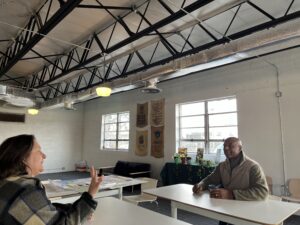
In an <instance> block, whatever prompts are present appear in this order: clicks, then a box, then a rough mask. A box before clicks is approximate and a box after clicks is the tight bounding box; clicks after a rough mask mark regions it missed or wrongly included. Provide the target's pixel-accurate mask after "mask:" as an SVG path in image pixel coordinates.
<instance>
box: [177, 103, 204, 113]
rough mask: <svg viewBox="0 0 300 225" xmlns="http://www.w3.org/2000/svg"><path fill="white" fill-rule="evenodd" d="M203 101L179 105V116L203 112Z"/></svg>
mask: <svg viewBox="0 0 300 225" xmlns="http://www.w3.org/2000/svg"><path fill="white" fill-rule="evenodd" d="M204 112H205V111H204V102H197V103H190V104H182V105H180V116H188V115H199V114H200V115H201V114H204Z"/></svg>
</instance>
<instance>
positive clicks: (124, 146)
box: [101, 112, 129, 151]
mask: <svg viewBox="0 0 300 225" xmlns="http://www.w3.org/2000/svg"><path fill="white" fill-rule="evenodd" d="M101 134H102V135H101V149H103V150H125V151H128V149H129V112H119V113H112V114H106V115H102V132H101Z"/></svg>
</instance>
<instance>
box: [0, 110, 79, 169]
mask: <svg viewBox="0 0 300 225" xmlns="http://www.w3.org/2000/svg"><path fill="white" fill-rule="evenodd" d="M76 108H77V110H76V111H66V110H64V109H57V110H51V111H46V110H41V111H40V113H39V114H38V115H36V116H30V115H26V121H25V123H12V122H0V130H1V132H0V142H2V141H3V140H5V139H6V138H8V137H11V136H15V135H18V134H34V135H35V136H36V138H37V140H38V142H39V143H40V145H41V147H42V150H43V151H44V153H45V154H46V155H47V159H46V160H45V161H44V167H45V172H57V171H71V170H74V163H75V162H77V161H79V160H81V158H82V155H81V154H82V133H83V132H82V131H83V125H82V118H83V107H82V106H77V105H76ZM1 111H8V112H14V113H17V112H19V113H24V111H23V110H5V109H1Z"/></svg>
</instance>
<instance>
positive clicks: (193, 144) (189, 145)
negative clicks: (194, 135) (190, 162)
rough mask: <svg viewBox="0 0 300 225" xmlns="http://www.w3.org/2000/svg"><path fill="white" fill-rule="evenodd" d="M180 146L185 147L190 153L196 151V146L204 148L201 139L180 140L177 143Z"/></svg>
mask: <svg viewBox="0 0 300 225" xmlns="http://www.w3.org/2000/svg"><path fill="white" fill-rule="evenodd" d="M179 147H180V148H187V149H188V152H190V153H197V148H204V142H202V141H197V142H196V141H193V142H192V141H181V142H180V143H179Z"/></svg>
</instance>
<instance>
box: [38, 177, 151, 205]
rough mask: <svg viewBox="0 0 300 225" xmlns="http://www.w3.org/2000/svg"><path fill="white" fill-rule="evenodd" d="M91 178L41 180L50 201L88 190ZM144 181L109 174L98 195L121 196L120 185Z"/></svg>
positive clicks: (124, 185)
mask: <svg viewBox="0 0 300 225" xmlns="http://www.w3.org/2000/svg"><path fill="white" fill-rule="evenodd" d="M90 180H91V178H83V179H73V180H53V181H51V180H48V181H43V182H42V183H43V184H44V186H45V188H46V194H47V196H48V198H50V199H51V201H52V202H54V201H55V202H56V199H58V198H61V197H62V198H66V197H67V198H68V197H72V196H74V195H77V196H79V195H80V194H81V193H83V192H85V191H87V190H88V187H89V184H90ZM145 182H146V181H144V180H140V179H134V178H130V177H122V176H116V175H109V176H105V177H104V181H103V182H102V184H101V185H100V190H99V196H101V197H107V196H112V195H119V198H122V187H127V186H132V185H137V184H142V183H145Z"/></svg>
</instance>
